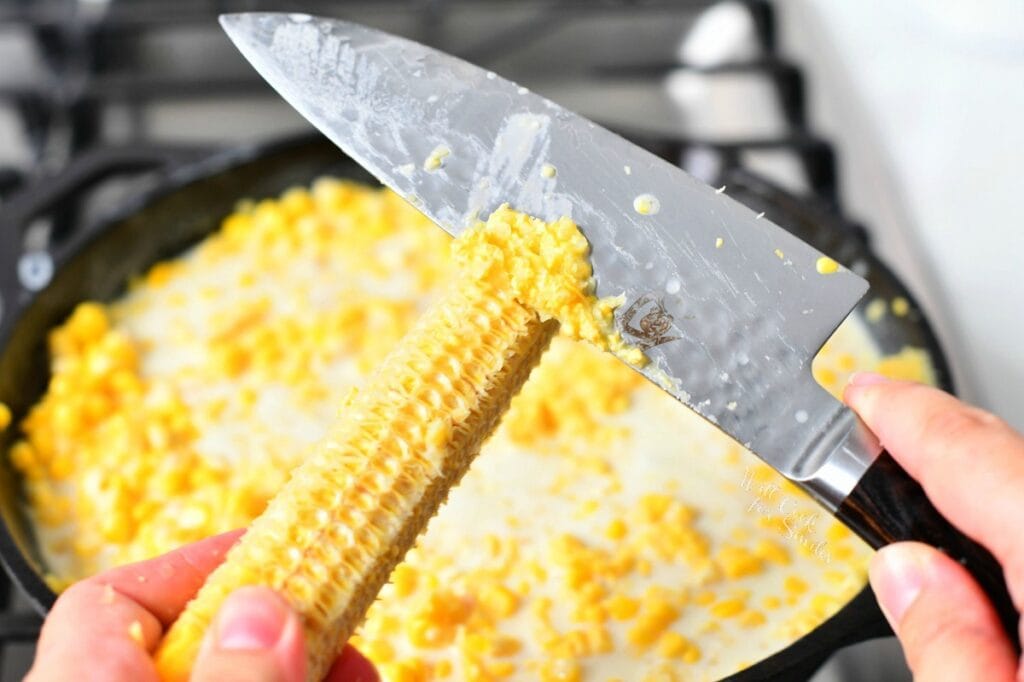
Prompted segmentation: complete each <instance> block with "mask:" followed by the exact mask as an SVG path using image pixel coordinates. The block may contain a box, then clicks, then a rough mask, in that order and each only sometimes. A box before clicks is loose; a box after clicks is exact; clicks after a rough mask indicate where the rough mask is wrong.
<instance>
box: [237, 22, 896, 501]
mask: <svg viewBox="0 0 1024 682" xmlns="http://www.w3.org/2000/svg"><path fill="white" fill-rule="evenodd" d="M220 21H221V24H222V26H223V27H224V29H225V31H226V32H227V34H228V36H229V37H230V38H231V40H232V41H233V42H234V43H235V45H236V46H237V47H238V48H239V50H240V51H241V52H242V54H243V55H244V56H245V57H246V58H247V59H248V60H249V62H251V63H252V65H253V66H254V67H255V68H256V70H257V71H258V72H259V73H260V74H261V75H262V76H263V77H264V78H265V79H266V80H267V81H268V82H269V83H270V85H272V86H273V87H274V88H275V89H276V90H277V91H278V92H279V93H280V94H281V95H282V96H283V97H284V99H285V100H287V101H288V103H290V104H291V105H292V106H293V107H295V109H297V110H298V111H299V112H300V113H301V114H302V115H303V116H305V117H306V119H308V120H309V121H310V122H311V123H312V124H313V125H314V126H316V127H317V128H318V129H319V130H320V131H322V132H323V133H324V134H325V135H326V136H327V137H329V138H330V139H331V140H332V141H333V142H334V143H335V144H337V145H338V146H339V147H341V149H343V150H344V151H345V152H346V153H347V154H348V155H349V156H351V157H352V158H354V159H355V160H356V161H358V162H359V163H360V164H362V165H363V166H364V167H365V168H366V169H367V170H369V171H370V172H371V173H373V174H374V175H375V176H376V177H377V178H378V179H379V180H380V181H381V182H383V183H384V184H385V185H387V186H389V187H390V188H392V189H393V190H394V191H395V192H397V193H398V194H400V195H401V196H402V197H404V198H406V199H407V200H409V201H410V202H411V203H413V204H414V205H415V206H417V207H418V208H419V209H420V210H421V211H423V212H424V213H426V214H427V215H428V216H429V217H430V218H432V219H433V220H434V221H435V222H437V223H438V224H439V225H440V226H441V227H443V228H444V229H445V230H447V231H448V232H450V233H451V234H453V235H455V234H458V233H459V232H460V231H461V230H463V229H464V228H465V227H466V226H467V225H469V224H471V223H472V222H474V221H475V220H476V219H477V218H478V217H486V216H487V215H489V214H490V213H491V211H493V210H494V209H496V208H497V207H498V206H499V205H501V204H502V203H506V202H507V203H509V204H510V205H511V206H512V207H513V208H515V209H517V210H520V211H523V212H526V213H529V214H532V215H534V216H537V217H539V218H542V219H544V220H548V221H550V220H554V219H556V218H559V217H561V216H569V217H571V218H572V219H573V220H574V221H576V223H577V224H578V225H579V226H580V228H581V229H582V231H583V233H584V234H585V235H586V237H587V239H588V240H589V241H590V244H591V248H592V254H591V258H592V262H593V265H594V272H595V279H596V284H597V293H598V295H600V296H618V295H624V296H625V304H623V305H622V306H621V307H620V308H619V309H618V311H617V324H618V325H619V328H620V330H621V331H622V333H623V336H624V337H625V339H626V340H627V341H630V342H632V343H635V344H637V345H639V346H641V347H642V348H644V349H645V351H646V354H647V356H648V358H650V360H651V362H650V363H649V364H648V365H647V367H645V368H643V369H642V370H641V372H642V373H643V374H644V375H646V376H647V377H648V378H649V379H651V380H652V381H654V382H656V383H658V384H659V385H661V386H662V387H663V388H664V389H665V390H667V391H668V392H669V393H671V394H672V395H673V396H675V397H676V398H677V399H678V400H680V401H682V402H683V403H685V404H686V405H688V406H689V407H690V408H692V409H693V410H695V411H696V412H698V413H699V414H700V415H702V416H703V417H705V418H706V419H708V420H709V421H711V422H713V423H714V424H716V425H717V426H718V427H719V428H721V429H722V430H723V431H725V432H726V433H728V434H729V435H730V436H731V437H733V438H734V439H735V440H736V441H738V442H739V443H742V444H743V445H745V446H746V447H748V448H749V449H750V450H752V451H753V452H754V453H756V454H757V455H758V456H759V457H761V458H762V459H763V460H764V461H766V462H767V463H768V464H769V465H771V466H772V467H774V468H775V469H777V470H778V471H780V472H781V473H782V474H783V475H785V476H787V477H788V478H790V479H792V480H794V481H796V482H798V483H800V484H802V485H803V487H804V488H805V489H807V490H808V491H809V492H810V493H811V494H812V495H814V496H816V497H817V498H818V499H819V500H820V501H821V502H822V503H823V504H825V506H826V507H828V508H831V509H835V508H836V507H837V506H838V504H839V503H840V502H841V501H842V500H843V499H844V498H845V497H846V495H847V494H848V493H849V492H850V491H851V490H852V489H853V487H854V486H855V485H856V482H857V481H858V480H859V478H860V475H861V474H862V473H863V472H864V471H865V470H866V469H867V467H868V466H869V465H870V463H871V462H872V461H873V460H874V458H875V456H876V455H877V453H878V452H879V447H878V445H877V443H876V442H875V441H874V438H873V437H872V436H871V434H870V433H869V432H867V430H866V429H864V428H863V426H862V425H861V424H860V422H859V421H858V420H857V419H856V417H855V416H854V415H853V413H852V412H851V411H850V410H849V409H848V408H846V407H845V406H843V405H842V403H840V402H839V401H837V400H835V399H834V398H833V397H832V396H830V395H829V394H828V393H827V392H826V391H825V390H824V389H822V388H821V387H820V386H819V385H818V384H817V383H816V382H815V381H814V379H813V378H812V376H811V361H812V359H813V358H814V356H815V354H816V353H817V352H818V350H820V348H821V346H822V344H823V343H824V342H825V341H826V340H827V339H828V337H829V336H830V335H831V334H832V332H833V331H835V329H836V327H837V326H838V325H839V324H840V322H842V321H843V319H844V318H845V317H846V316H847V314H848V313H849V312H850V311H851V310H852V308H853V307H854V306H855V305H856V303H857V301H858V300H860V298H861V297H862V296H863V295H864V293H865V292H866V291H867V288H868V285H867V282H866V281H864V280H863V279H862V278H860V277H858V276H857V275H855V274H854V273H852V272H849V271H846V270H841V271H839V272H837V273H834V274H829V275H823V274H819V273H818V271H817V269H816V264H817V262H818V259H819V258H820V257H821V256H822V254H821V253H820V252H818V251H816V250H815V249H813V248H812V247H811V246H809V245H807V244H805V243H804V242H802V241H800V240H799V239H797V238H795V237H794V236H792V235H791V234H789V233H788V232H786V231H785V230H783V229H782V228H780V227H778V226H776V225H774V224H772V223H771V222H770V221H768V220H766V219H764V218H762V217H760V216H757V215H755V214H754V213H753V212H752V211H750V210H749V209H747V208H746V207H744V206H742V205H741V204H739V203H737V202H735V201H734V200H732V199H731V198H729V197H727V196H724V195H722V194H721V193H720V192H716V191H715V190H714V189H712V188H710V187H708V186H706V185H704V184H703V183H701V182H699V181H697V180H696V179H694V178H693V177H691V176H689V175H688V174H686V173H685V172H684V171H682V170H680V169H679V168H677V167H675V166H673V165H671V164H669V163H667V162H665V161H663V160H662V159H659V158H658V157H656V156H654V155H653V154H651V153H649V152H647V151H645V150H643V149H641V148H640V147H637V146H636V145H633V144H631V143H629V142H627V141H626V140H624V139H623V138H621V137H619V136H618V135H615V134H614V133H612V132H610V131H608V130H605V129H603V128H601V127H599V126H597V125H595V124H594V123H592V122H591V121H588V120H586V119H585V118H583V117H581V116H578V115H576V114H574V113H572V112H570V111H567V110H566V109H563V108H562V107H560V106H558V105H556V104H554V103H553V102H550V101H548V100H546V99H544V98H543V97H540V96H538V95H536V94H533V93H531V92H530V91H528V90H527V89H526V88H522V87H520V86H518V85H516V84H515V83H512V82H510V81H508V80H505V79H503V78H500V77H499V76H497V75H496V74H494V73H492V72H488V71H485V70H483V69H480V68H479V67H476V66H474V65H472V64H469V63H467V62H464V61H462V60H460V59H457V58H455V57H452V56H450V55H447V54H444V53H442V52H439V51H437V50H434V49H431V48H428V47H425V46H423V45H421V44H418V43H415V42H412V41H409V40H405V39H403V38H399V37H396V36H393V35H389V34H386V33H383V32H380V31H376V30H373V29H370V28H366V27H364V26H360V25H358V24H353V23H349V22H345V21H340V20H334V19H327V18H319V17H312V16H309V15H305V14H286V13H262V12H256V13H240V14H227V15H223V16H222V17H221V19H220ZM638 209H640V210H638ZM645 209H646V211H645Z"/></svg>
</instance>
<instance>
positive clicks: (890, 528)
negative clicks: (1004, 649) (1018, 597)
mask: <svg viewBox="0 0 1024 682" xmlns="http://www.w3.org/2000/svg"><path fill="white" fill-rule="evenodd" d="M835 516H836V518H838V519H839V520H840V521H842V522H843V523H845V524H846V525H847V526H848V527H849V528H850V529H851V530H852V531H853V532H855V533H856V534H857V535H859V536H860V537H861V538H863V539H864V541H865V542H867V543H868V544H869V545H871V547H872V548H874V549H878V548H880V547H882V546H884V545H888V544H891V543H893V542H900V541H903V540H915V541H917V542H923V543H926V544H929V545H931V546H933V547H937V548H939V549H940V550H942V551H943V552H945V553H946V554H948V555H949V556H951V557H952V558H954V559H956V560H957V561H958V562H960V564H961V565H963V566H964V568H966V569H967V570H968V571H969V572H970V574H971V575H972V576H974V579H975V580H976V581H977V582H978V584H979V585H980V586H981V588H982V589H983V590H984V591H985V594H986V595H988V598H989V601H991V602H992V605H993V606H994V607H995V609H996V613H997V614H998V615H999V619H1000V621H1002V624H1003V628H1004V629H1005V630H1006V633H1007V635H1008V636H1009V637H1010V641H1011V642H1012V643H1013V645H1014V648H1015V650H1016V651H1017V653H1018V654H1019V653H1020V633H1019V630H1018V627H1019V623H1020V614H1019V613H1018V612H1017V610H1016V608H1015V607H1014V605H1013V600H1012V599H1011V598H1010V593H1009V591H1008V590H1007V587H1006V578H1005V576H1004V575H1003V569H1002V566H1000V565H999V562H997V561H996V560H995V558H994V557H993V556H992V554H990V553H989V551H988V550H987V549H985V548H984V547H982V546H981V545H979V544H978V543H976V542H974V541H973V540H971V539H970V538H968V537H967V536H966V535H964V534H963V533H961V532H960V531H959V530H957V529H956V528H954V527H953V525H952V524H951V523H950V522H949V521H947V520H946V519H945V517H943V516H942V514H940V513H939V512H938V510H936V509H935V507H934V505H932V503H931V501H930V500H929V499H928V496H927V495H926V494H925V492H924V489H923V488H921V485H920V484H919V483H918V482H917V481H915V480H914V479H913V478H911V477H910V474H908V473H907V472H906V471H904V470H903V468H902V467H900V465H899V464H897V463H896V460H894V459H893V458H892V455H890V454H889V453H888V452H886V451H884V450H883V451H882V452H881V454H879V455H878V458H877V459H876V460H875V461H874V463H872V464H871V466H870V467H869V468H868V470H867V471H866V472H865V473H864V475H863V477H862V478H861V479H860V481H859V482H858V483H857V487H856V488H854V489H853V492H851V493H850V494H849V495H848V496H847V497H846V499H845V500H843V502H842V504H840V505H839V508H838V509H837V510H836V512H835Z"/></svg>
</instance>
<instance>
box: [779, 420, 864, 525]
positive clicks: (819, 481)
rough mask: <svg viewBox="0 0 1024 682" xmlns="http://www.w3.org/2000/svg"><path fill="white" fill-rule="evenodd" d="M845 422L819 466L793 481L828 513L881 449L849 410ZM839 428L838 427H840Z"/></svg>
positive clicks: (856, 482)
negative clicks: (808, 474)
mask: <svg viewBox="0 0 1024 682" xmlns="http://www.w3.org/2000/svg"><path fill="white" fill-rule="evenodd" d="M844 416H845V417H848V425H847V426H845V428H843V431H841V432H840V433H841V435H840V437H839V438H838V440H837V442H834V443H833V444H831V445H830V446H829V447H830V449H831V452H829V453H828V454H827V455H826V456H825V457H824V458H823V459H824V461H823V463H822V464H821V466H819V467H818V468H817V470H816V471H814V472H813V473H812V474H811V475H810V476H809V477H807V478H804V479H801V480H794V482H795V483H796V484H798V485H799V486H800V487H801V488H803V489H804V490H805V491H807V492H808V493H809V494H810V495H811V497H813V498H814V499H815V500H816V501H817V502H818V503H819V504H820V505H822V506H823V507H825V509H827V510H828V511H829V512H830V513H833V514H834V513H835V512H836V511H837V510H838V509H839V507H840V505H841V504H842V503H843V501H844V500H845V499H846V498H847V497H848V496H849V495H850V493H852V492H853V490H854V489H855V488H856V487H857V484H858V483H859V482H860V480H861V478H862V477H863V476H864V473H865V472H866V471H867V470H868V469H870V468H871V465H872V464H873V463H874V462H875V460H876V459H877V458H878V456H879V454H881V452H882V446H881V444H879V442H878V439H877V438H876V437H875V434H873V433H871V431H870V430H869V429H868V427H867V426H866V425H865V424H864V422H862V421H861V420H860V419H859V418H858V417H857V416H856V415H854V414H853V413H852V411H844ZM841 428H842V427H841Z"/></svg>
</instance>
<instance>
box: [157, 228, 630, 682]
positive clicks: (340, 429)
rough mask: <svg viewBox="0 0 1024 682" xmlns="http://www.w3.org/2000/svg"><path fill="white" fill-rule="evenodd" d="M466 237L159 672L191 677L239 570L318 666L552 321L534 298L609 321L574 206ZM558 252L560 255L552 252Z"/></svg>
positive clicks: (597, 321) (184, 623)
mask: <svg viewBox="0 0 1024 682" xmlns="http://www.w3.org/2000/svg"><path fill="white" fill-rule="evenodd" d="M548 227H550V228H553V229H552V230H547V229H545V228H548ZM481 235H486V236H488V238H487V239H480V237H481ZM464 243H469V244H478V245H479V246H478V247H477V248H476V250H472V249H470V251H469V252H468V253H467V250H466V249H465V248H463V249H462V251H461V252H459V251H457V253H458V254H459V255H460V257H461V259H462V262H463V265H464V266H465V267H463V268H462V270H461V275H462V276H461V278H460V279H459V280H458V281H457V282H456V283H455V284H456V286H455V287H454V288H453V289H452V290H451V291H450V292H449V293H448V294H447V295H446V296H445V297H443V298H442V299H441V300H440V301H439V302H438V303H436V304H435V305H434V306H433V307H432V308H431V309H430V310H429V311H428V312H427V313H426V314H425V315H424V317H423V318H422V319H421V320H420V321H419V322H418V323H417V325H416V326H415V327H414V328H413V329H412V331H410V333H409V334H408V335H407V336H406V337H405V339H403V341H402V342H401V344H400V345H399V347H398V348H397V349H396V350H395V351H394V352H393V353H392V354H391V355H390V356H389V357H388V358H387V359H386V360H385V362H384V363H383V364H382V366H381V367H380V368H379V369H378V370H377V372H376V373H375V374H374V376H373V377H372V378H371V380H370V381H369V383H368V385H367V386H366V387H365V388H364V389H363V391H361V392H360V393H358V394H356V395H355V397H354V398H353V400H352V401H351V402H350V404H349V405H347V406H346V408H345V410H344V412H343V415H342V418H341V421H340V423H339V424H338V425H337V426H336V428H335V430H334V432H333V433H332V434H331V436H330V437H329V438H328V439H326V440H325V442H323V443H322V444H321V445H320V446H319V447H318V448H317V450H316V451H315V452H314V454H313V455H312V456H311V457H310V458H309V459H308V460H307V461H306V462H305V463H303V464H302V465H301V466H300V467H299V468H297V469H296V471H295V472H294V473H293V476H292V478H291V480H290V481H289V483H288V484H287V485H286V486H285V488H284V489H283V490H282V491H281V492H280V493H279V494H278V495H277V496H276V497H275V498H274V499H273V500H272V501H271V503H270V505H269V506H268V508H267V510H266V512H265V513H264V514H263V515H262V516H261V517H259V518H258V519H257V520H256V521H255V522H254V523H253V525H252V526H251V527H250V529H249V531H248V533H246V535H245V536H244V537H243V538H242V540H241V541H240V543H239V544H238V545H237V546H236V547H235V548H233V549H232V550H231V552H230V553H229V554H228V557H227V560H226V561H225V563H224V565H223V566H221V567H220V568H218V569H217V570H216V571H215V572H214V573H213V574H212V575H211V576H210V578H209V579H208V580H207V582H206V584H205V585H204V586H203V588H202V589H201V590H200V592H199V594H198V595H197V596H196V598H195V599H194V600H193V601H192V602H191V603H190V604H189V606H188V608H187V609H186V610H185V612H184V614H183V615H182V616H181V618H180V619H179V620H178V621H177V622H176V623H175V624H174V626H173V627H172V628H171V630H170V631H169V632H168V634H167V637H166V638H165V639H164V641H163V643H162V644H161V647H160V650H159V651H158V654H157V666H158V669H159V671H160V674H161V676H162V677H163V678H164V679H168V680H180V679H185V678H187V676H188V674H189V671H190V670H191V667H192V664H193V661H194V659H195V656H196V653H197V651H198V648H199V644H200V641H201V639H202V637H203V634H204V632H205V630H206V628H207V627H208V626H209V624H210V622H211V620H212V618H213V616H214V614H215V613H216V612H217V610H218V609H219V607H220V605H221V603H222V602H223V600H224V598H225V597H226V596H227V595H228V594H229V593H230V592H231V591H233V590H234V589H236V588H238V587H240V586H242V585H266V586H269V587H271V588H273V589H275V590H277V591H278V592H279V593H281V594H282V595H284V596H285V598H287V599H288V601H289V602H290V603H291V604H292V606H293V607H294V608H296V609H297V610H298V611H299V613H301V614H302V616H303V624H304V628H305V630H306V638H307V644H308V651H309V657H310V660H309V676H310V678H311V679H320V677H321V676H322V675H323V673H324V672H325V671H326V669H327V667H328V666H329V664H330V663H331V661H332V659H333V657H334V656H335V655H336V653H337V651H338V647H339V645H340V643H342V642H344V641H345V640H346V639H347V638H348V636H349V635H350V634H351V633H352V630H353V629H354V628H355V627H356V626H357V625H358V624H359V622H360V620H361V619H362V617H363V615H364V613H365V611H366V609H367V608H368V607H369V604H370V603H371V602H372V600H373V599H374V597H375V596H376V594H377V592H378V591H379V589H380V587H381V586H382V585H383V583H384V582H385V581H386V580H387V577H388V575H389V574H390V573H391V570H392V569H393V568H394V566H395V565H396V564H397V563H398V562H399V561H401V559H402V557H403V556H404V554H405V552H406V551H407V550H408V548H409V547H410V546H411V545H412V543H413V542H414V541H415V539H416V536H417V534H418V533H419V532H420V531H421V530H422V529H423V528H424V527H425V526H426V523H427V521H428V520H429V518H430V517H431V516H432V515H433V514H434V513H435V512H436V511H437V508H438V507H439V506H440V504H441V503H442V502H443V501H444V498H445V497H446V494H447V491H448V489H449V488H450V487H451V486H452V485H453V484H454V483H455V482H457V481H458V479H459V478H460V477H461V476H462V474H463V473H464V472H465V471H466V468H467V467H468V465H469V463H470V461H471V460H472V459H473V457H474V456H475V455H476V453H477V452H478V451H479V448H480V445H481V444H482V442H483V441H484V439H485V438H486V437H487V436H488V435H489V434H490V432H491V431H492V430H493V428H494V427H495V426H496V424H497V421H498V419H499V418H500V416H501V414H502V413H503V412H504V410H505V409H506V408H507V407H508V403H509V401H510V400H511V398H512V396H513V395H514V394H515V393H516V392H517V391H518V389H519V387H520V386H521V385H522V383H523V381H525V379H526V377H527V375H528V374H529V371H530V369H531V368H532V366H533V365H534V363H535V362H536V360H537V359H538V358H539V356H540V354H541V352H542V351H543V349H544V348H545V347H546V346H547V344H548V342H549V341H550V339H551V337H552V336H553V335H554V333H555V331H556V330H557V328H558V323H557V322H556V321H554V320H552V319H549V320H548V321H542V320H541V318H540V317H538V314H537V309H539V310H541V311H542V312H543V313H544V315H545V316H546V317H549V318H550V317H555V318H556V319H561V320H567V321H569V322H570V323H571V325H572V327H573V329H577V330H582V332H583V335H586V336H591V337H593V338H594V339H598V338H599V337H601V336H602V334H604V333H605V331H606V330H607V328H609V321H610V314H611V307H613V306H610V305H608V304H607V303H605V304H603V305H602V304H599V303H598V302H597V301H596V299H594V298H593V296H592V294H591V293H590V287H591V284H590V274H591V271H590V266H589V264H588V263H587V262H586V259H585V256H586V242H585V240H584V239H583V237H582V235H580V233H579V231H578V230H577V229H576V226H575V225H573V224H572V223H571V222H570V221H567V220H565V221H559V222H558V223H555V224H553V225H551V226H546V225H544V224H543V223H540V222H539V221H536V220H532V219H529V218H527V217H526V216H522V215H521V214H517V213H515V212H513V211H510V210H508V209H507V208H503V209H501V210H499V211H498V212H496V213H495V215H494V216H492V218H491V220H490V221H488V225H487V226H486V230H485V229H484V226H480V228H478V230H476V231H475V232H471V233H470V236H469V237H467V238H466V240H465V242H464ZM509 251H514V253H509ZM509 256H512V257H511V258H509ZM559 264H564V265H567V266H572V267H567V268H565V269H561V270H560V269H559V268H557V267H555V268H552V267H550V266H552V265H556V266H557V265H559ZM538 268H540V269H538ZM551 273H560V274H555V275H552V274H551ZM521 300H525V301H526V303H525V304H524V303H522V302H520V301H521Z"/></svg>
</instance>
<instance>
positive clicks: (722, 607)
mask: <svg viewBox="0 0 1024 682" xmlns="http://www.w3.org/2000/svg"><path fill="white" fill-rule="evenodd" d="M744 608H746V606H745V604H744V600H742V599H736V598H730V599H723V600H722V601H720V602H718V603H716V604H715V605H714V606H712V607H711V615H713V616H715V617H716V618H732V617H734V616H738V615H740V614H741V613H742V612H743V609H744Z"/></svg>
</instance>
